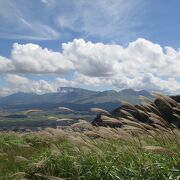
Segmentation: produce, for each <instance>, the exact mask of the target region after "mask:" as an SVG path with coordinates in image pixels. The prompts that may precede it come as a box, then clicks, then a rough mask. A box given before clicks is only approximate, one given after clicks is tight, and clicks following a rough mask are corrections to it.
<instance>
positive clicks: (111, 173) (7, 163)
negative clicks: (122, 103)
mask: <svg viewBox="0 0 180 180" xmlns="http://www.w3.org/2000/svg"><path fill="white" fill-rule="evenodd" d="M179 139H180V133H179V131H178V130H177V129H174V130H171V129H167V130H166V131H160V130H157V131H147V133H144V132H143V131H142V130H141V129H139V128H132V127H131V128H129V127H125V128H121V129H118V128H117V129H112V128H104V127H93V126H91V125H90V124H89V123H87V122H81V123H78V124H76V125H73V126H72V127H69V128H66V129H63V130H62V129H52V128H48V129H45V130H43V131H40V132H30V133H14V132H6V133H1V134H0V179H1V180H6V179H7V180H8V179H18V180H19V179H49V180H53V179H54V180H55V179H57V180H58V179H77V180H78V179H89V180H93V179H97V180H98V179H107V180H110V179H157V180H159V179H179V178H180V153H179V150H180V146H179Z"/></svg>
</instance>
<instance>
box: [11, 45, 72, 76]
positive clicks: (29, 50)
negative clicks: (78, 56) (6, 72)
mask: <svg viewBox="0 0 180 180" xmlns="http://www.w3.org/2000/svg"><path fill="white" fill-rule="evenodd" d="M11 56H12V59H13V61H12V62H13V63H14V65H15V66H16V71H18V72H26V73H27V72H29V73H58V74H64V73H67V72H68V71H70V70H72V69H73V64H72V63H71V62H70V61H68V60H67V59H65V57H64V56H63V55H62V54H61V53H60V52H52V51H50V50H48V49H46V48H44V49H43V48H41V47H40V46H38V45H35V44H25V45H20V44H17V43H15V44H14V45H13V49H12V52H11Z"/></svg>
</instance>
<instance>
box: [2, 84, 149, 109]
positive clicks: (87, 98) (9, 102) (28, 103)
mask: <svg viewBox="0 0 180 180" xmlns="http://www.w3.org/2000/svg"><path fill="white" fill-rule="evenodd" d="M140 96H145V97H148V98H152V96H151V94H150V93H149V92H147V91H145V90H141V91H135V90H133V89H124V90H122V91H119V92H117V91H115V90H107V91H92V90H87V89H81V88H72V87H60V88H58V90H57V92H55V93H46V94H42V95H38V94H35V93H23V92H18V93H15V94H12V95H9V96H6V97H1V98H0V109H12V110H25V109H32V108H33V109H34V108H38V109H49V110H52V109H55V108H58V107H59V106H65V107H68V108H72V109H74V110H78V111H87V110H89V109H90V108H92V107H98V108H104V109H106V110H112V109H114V108H116V107H119V106H120V105H121V102H122V101H128V102H130V103H133V104H137V103H139V102H140Z"/></svg>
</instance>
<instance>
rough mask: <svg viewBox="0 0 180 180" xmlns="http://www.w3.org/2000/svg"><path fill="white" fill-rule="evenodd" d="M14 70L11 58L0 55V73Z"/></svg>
mask: <svg viewBox="0 0 180 180" xmlns="http://www.w3.org/2000/svg"><path fill="white" fill-rule="evenodd" d="M13 70H14V66H13V63H12V62H11V61H10V60H9V59H7V58H5V57H2V56H0V73H6V72H9V71H13Z"/></svg>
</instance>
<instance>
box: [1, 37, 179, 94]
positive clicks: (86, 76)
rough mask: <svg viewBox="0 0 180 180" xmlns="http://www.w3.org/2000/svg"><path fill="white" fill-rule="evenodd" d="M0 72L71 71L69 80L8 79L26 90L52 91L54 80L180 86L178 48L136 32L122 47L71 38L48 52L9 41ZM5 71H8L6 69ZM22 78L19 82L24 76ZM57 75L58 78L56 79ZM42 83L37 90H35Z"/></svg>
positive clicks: (140, 86)
mask: <svg viewBox="0 0 180 180" xmlns="http://www.w3.org/2000/svg"><path fill="white" fill-rule="evenodd" d="M0 65H1V66H0V73H14V74H17V73H23V74H26V73H33V74H43V73H45V74H47V73H54V74H56V75H58V74H61V75H64V74H66V73H69V72H71V74H72V77H71V80H67V79H66V78H65V77H64V78H62V77H61V78H56V80H55V82H50V83H49V82H46V81H43V80H41V81H38V82H35V81H31V82H29V80H27V79H26V78H25V79H21V80H20V79H18V78H17V77H16V79H13V78H14V77H15V75H13V76H14V77H13V78H12V77H11V76H10V77H9V78H8V81H9V82H10V79H13V80H12V81H11V84H13V83H14V85H15V82H20V81H21V85H19V84H18V85H17V86H18V87H21V88H22V89H24V90H25V88H24V87H25V86H26V88H27V85H28V84H30V83H31V84H33V86H32V87H28V89H31V91H34V92H38V93H43V92H48V91H49V92H52V91H55V90H56V89H57V86H60V84H64V85H65V86H84V85H91V86H104V85H107V86H109V85H110V86H111V85H113V86H114V87H118V88H119V89H123V88H134V89H137V90H140V89H145V90H149V91H163V92H166V93H179V92H180V71H179V69H180V50H176V49H174V48H172V47H165V48H163V47H161V46H160V45H159V44H155V43H152V42H150V41H148V40H145V39H142V38H139V39H137V40H136V41H133V42H131V43H129V45H128V46H127V47H124V46H121V45H113V44H103V43H92V42H85V41H84V40H83V39H75V40H73V41H72V42H68V43H63V44H62V52H53V51H51V50H48V49H46V48H41V47H40V46H39V45H35V44H25V45H20V44H17V43H16V44H14V45H13V48H12V52H11V59H7V58H4V57H0ZM8 76H9V75H8ZM23 81H24V85H23V83H22V82H23ZM58 81H59V84H58ZM40 89H41V90H40Z"/></svg>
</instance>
